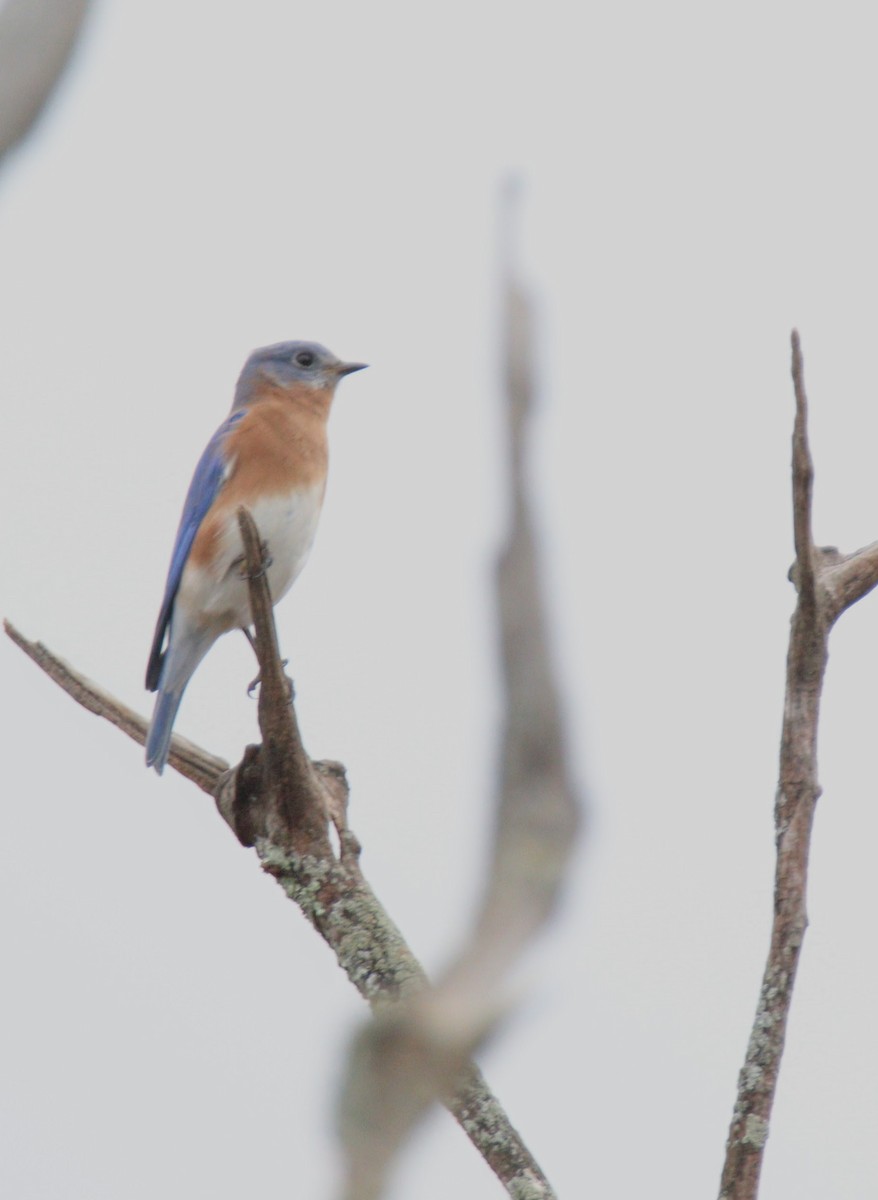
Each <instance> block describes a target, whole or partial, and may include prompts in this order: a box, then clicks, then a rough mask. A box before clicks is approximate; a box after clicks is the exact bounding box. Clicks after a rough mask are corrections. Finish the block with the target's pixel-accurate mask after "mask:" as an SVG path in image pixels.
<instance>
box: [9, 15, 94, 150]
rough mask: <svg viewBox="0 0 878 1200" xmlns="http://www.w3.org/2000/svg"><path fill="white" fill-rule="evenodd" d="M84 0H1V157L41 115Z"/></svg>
mask: <svg viewBox="0 0 878 1200" xmlns="http://www.w3.org/2000/svg"><path fill="white" fill-rule="evenodd" d="M87 10H88V0H6V3H5V4H0V159H2V158H3V156H4V155H5V154H6V152H7V150H10V149H11V148H12V147H13V146H14V145H15V144H16V143H17V142H19V141H21V139H22V138H23V137H24V136H25V134H26V133H27V132H28V130H29V129H30V127H31V125H32V124H33V123H34V121H35V120H36V119H37V117H38V116H39V115H40V112H41V111H42V109H43V106H44V105H45V103H46V101H47V100H48V99H49V96H50V95H51V94H52V90H53V88H54V87H55V84H56V83H57V82H58V79H59V77H60V75H61V72H62V71H63V69H64V67H65V66H66V64H67V61H68V59H69V58H70V55H71V52H72V50H73V47H74V45H75V44H76V39H77V37H78V35H79V32H80V29H81V28H82V23H83V21H84V19H85V15H86V12H87Z"/></svg>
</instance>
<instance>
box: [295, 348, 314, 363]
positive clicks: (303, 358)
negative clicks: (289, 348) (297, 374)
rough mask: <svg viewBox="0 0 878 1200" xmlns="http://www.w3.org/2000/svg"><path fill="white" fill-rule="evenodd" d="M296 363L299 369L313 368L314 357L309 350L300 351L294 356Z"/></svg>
mask: <svg viewBox="0 0 878 1200" xmlns="http://www.w3.org/2000/svg"><path fill="white" fill-rule="evenodd" d="M296 362H297V363H298V364H299V366H300V367H313V366H314V355H313V354H312V353H311V351H310V350H300V351H299V353H298V354H297V355H296Z"/></svg>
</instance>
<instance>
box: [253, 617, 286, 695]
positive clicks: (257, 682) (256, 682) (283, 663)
mask: <svg viewBox="0 0 878 1200" xmlns="http://www.w3.org/2000/svg"><path fill="white" fill-rule="evenodd" d="M241 633H243V635H244V637H245V638H246V639H247V641H248V642H249V643H250V645H251V647H252V649H253V653H254V654H256V639H255V638H254V636H253V634H252V633H251V632H250V630H249V629H248V628H247V626H246V625H242V626H241ZM258 657H259V656H258V655H257V660H258ZM289 661H290V660H289V659H288V658H282V659H281V660H280V665H281V666H282V667H286V666H287V664H288V663H289ZM261 682H262V672H261V671H260V672H259V674H258V675H257V676H256V678H255V679H252V680H251V681H250V683H248V685H247V695H248V696H251V697H252V695H253V693H254V692H255V691H256V689H257V688H258V687H259V685H260V683H261ZM287 683H288V684H289V689H290V699H292V697H293V682H292V680H291V679H288V680H287Z"/></svg>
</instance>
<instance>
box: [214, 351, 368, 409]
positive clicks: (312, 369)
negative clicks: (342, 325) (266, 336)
mask: <svg viewBox="0 0 878 1200" xmlns="http://www.w3.org/2000/svg"><path fill="white" fill-rule="evenodd" d="M366 365H367V364H366V363H359V362H342V360H341V359H340V358H336V357H335V355H334V354H333V353H332V351H330V350H327V349H326V347H325V346H321V345H320V343H319V342H278V343H277V344H276V345H274V346H263V347H262V348H261V349H259V350H254V351H253V353H252V354H251V355H250V357H249V358H248V359H247V361H246V362H245V363H244V369H243V371H242V372H241V374H240V376H239V378H238V385H237V387H236V388H235V403H234V405H233V408H241V407H242V406H243V405H245V404H247V402H248V401H249V400H250V398H251V396H252V394H253V390H254V388H255V387H256V386H257V385H258V384H259V383H264V382H266V381H267V382H269V383H272V384H274V385H275V386H277V387H282V388H290V387H294V386H299V387H303V386H304V387H306V388H310V389H313V390H314V391H323V390H325V389H329V391H330V393H332V391H333V390H334V389H335V385H336V384H337V383H338V381H339V380H340V379H341V378H342V377H343V376H344V375H350V374H352V373H353V372H354V371H362V369H363V368H364V367H365V366H366Z"/></svg>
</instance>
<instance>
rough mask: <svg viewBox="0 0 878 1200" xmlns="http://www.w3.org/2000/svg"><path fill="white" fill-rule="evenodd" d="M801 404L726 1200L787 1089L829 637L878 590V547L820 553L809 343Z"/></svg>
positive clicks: (750, 1192)
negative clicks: (788, 601) (768, 843)
mask: <svg viewBox="0 0 878 1200" xmlns="http://www.w3.org/2000/svg"><path fill="white" fill-rule="evenodd" d="M792 375H793V386H794V391H795V399H796V416H795V423H794V430H793V463H792V485H793V488H792V491H793V531H794V541H795V547H796V561H795V564H794V565H793V568H792V570H791V572H790V576H791V578H792V580H793V582H794V583H795V585H796V589H797V591H798V600H797V603H796V608H795V612H794V614H793V620H792V628H791V632H790V644H789V651H788V654H787V671H786V695H785V700H784V716H783V729H782V734H781V748H780V772H779V780H778V787H777V794H776V799H775V809H774V819H775V841H776V846H777V864H776V869H775V880H774V909H773V920H772V928H771V941H770V945H769V951H768V961H767V963H766V966H765V973H764V975H763V978H762V987H761V989H760V992H759V1001H758V1004H757V1009H756V1016H755V1019H754V1021H753V1028H752V1032H751V1034H750V1041H749V1043H748V1046H747V1053H746V1057H745V1059H744V1066H743V1069H742V1070H741V1073H740V1075H739V1077H738V1094H737V1099H736V1102H735V1109H734V1113H733V1115H732V1123H731V1127H730V1129H729V1136H728V1141H727V1144H726V1157H725V1163H724V1165H723V1172H722V1180H721V1184H720V1200H755V1197H756V1196H757V1194H758V1190H759V1174H760V1171H761V1168H762V1159H763V1154H764V1150H765V1143H766V1139H767V1137H768V1129H769V1121H770V1118H771V1110H772V1105H773V1103H774V1096H775V1091H776V1089H777V1081H778V1074H779V1072H780V1064H781V1057H782V1055H783V1050H784V1042H785V1038H786V1028H787V1019H788V1017H789V1012H790V1004H791V1002H792V997H793V986H794V984H795V979H796V970H797V968H798V964H799V955H800V953H801V948H802V940H803V938H804V936H805V930H806V928H807V925H808V916H807V909H806V892H807V880H808V859H809V854H810V848H811V832H812V827H813V821H814V809H815V806H816V803H817V799H818V797H819V795H820V786H819V783H818V781H817V730H818V721H819V716H820V697H821V693H822V690H823V680H824V675H825V672H826V663H827V657H828V642H829V633H830V630H831V629H832V626H833V624H834V623H835V621H836V620H837V619H838V617H839V616H840V615H841V614H842V613H843V612H844V611H845V609H847V608H849V607H850V606H851V605H852V604H854V603H856V601H857V600H859V599H861V598H862V597H863V596H865V595H866V594H867V593H868V592H870V591H871V590H872V588H874V587H875V586H876V584H878V543H873V544H872V545H871V546H867V547H866V548H865V549H863V550H858V551H856V553H854V554H851V555H847V556H842V555H840V554H839V553H838V551H836V550H833V549H822V550H818V549H817V548H815V546H814V544H813V536H812V532H811V531H812V491H813V482H814V467H813V463H812V460H811V450H810V447H809V444H808V402H807V397H806V395H805V380H804V366H803V361H802V351H801V346H800V343H799V335H798V334H797V333H796V332H795V331H794V332H793V335H792Z"/></svg>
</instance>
